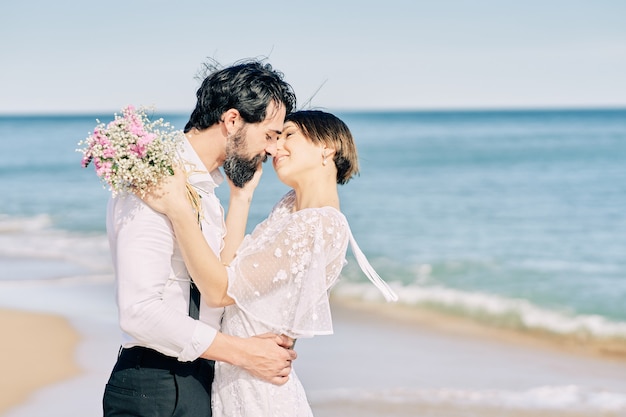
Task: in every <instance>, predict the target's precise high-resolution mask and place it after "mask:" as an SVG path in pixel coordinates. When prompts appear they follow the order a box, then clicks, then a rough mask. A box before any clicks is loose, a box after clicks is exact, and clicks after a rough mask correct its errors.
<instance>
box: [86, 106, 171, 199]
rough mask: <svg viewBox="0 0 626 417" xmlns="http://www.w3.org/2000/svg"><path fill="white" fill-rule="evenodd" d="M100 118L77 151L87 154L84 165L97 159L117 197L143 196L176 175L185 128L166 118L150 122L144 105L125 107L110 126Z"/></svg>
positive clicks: (100, 172) (102, 175) (98, 171)
mask: <svg viewBox="0 0 626 417" xmlns="http://www.w3.org/2000/svg"><path fill="white" fill-rule="evenodd" d="M96 121H97V122H98V125H97V126H96V127H95V128H94V130H93V133H92V134H90V135H89V136H88V137H87V138H86V139H85V140H82V141H80V142H79V143H78V145H79V146H81V145H83V146H84V147H83V148H82V149H77V151H78V152H82V153H83V159H82V162H81V164H82V166H83V167H84V168H87V167H88V166H89V164H90V163H92V162H93V165H94V167H95V169H96V174H97V175H98V177H100V179H101V180H102V181H103V183H105V184H106V185H108V187H109V190H111V192H112V194H113V195H114V196H115V195H116V194H117V193H120V192H123V191H128V192H133V193H135V194H137V195H139V196H140V197H143V196H144V195H145V193H146V192H147V191H148V190H149V189H150V187H151V186H153V185H155V184H156V183H157V182H158V181H159V180H160V179H161V178H163V177H164V176H166V175H173V174H174V166H175V165H177V164H178V163H179V158H178V152H177V151H178V147H179V145H180V144H181V143H182V138H183V132H182V131H177V130H174V128H173V127H172V126H171V125H170V124H169V123H168V122H164V121H163V119H157V120H154V121H150V120H149V119H148V116H147V115H146V113H145V109H144V108H139V109H135V107H134V106H127V107H125V108H124V109H122V115H121V116H120V115H118V114H117V113H116V114H115V119H114V120H113V121H111V122H110V123H109V124H107V125H105V124H104V123H100V121H99V120H96Z"/></svg>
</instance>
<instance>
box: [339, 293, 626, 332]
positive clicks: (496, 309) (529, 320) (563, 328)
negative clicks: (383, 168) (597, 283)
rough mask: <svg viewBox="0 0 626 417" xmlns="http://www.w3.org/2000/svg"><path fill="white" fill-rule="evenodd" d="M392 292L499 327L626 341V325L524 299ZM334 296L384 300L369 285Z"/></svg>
mask: <svg viewBox="0 0 626 417" xmlns="http://www.w3.org/2000/svg"><path fill="white" fill-rule="evenodd" d="M392 288H393V289H394V290H395V291H396V292H397V293H398V295H399V297H400V300H399V302H400V303H402V304H405V305H409V306H433V307H435V308H438V309H443V310H446V311H452V312H455V313H458V314H462V315H464V316H471V317H477V318H481V319H485V320H487V321H493V322H497V323H499V324H502V323H503V322H505V321H506V322H507V323H509V322H513V323H512V324H510V325H513V326H516V327H521V328H527V329H536V330H545V331H548V332H551V333H556V334H561V335H579V336H583V337H587V336H592V337H599V338H613V337H617V338H626V323H624V322H615V321H611V320H609V319H607V318H605V317H602V316H599V315H582V314H580V315H575V314H567V313H565V312H559V311H554V310H549V309H547V308H542V307H539V306H537V305H535V304H533V303H531V302H529V301H527V300H524V299H514V298H507V297H502V296H498V295H493V294H486V293H480V292H468V291H461V290H456V289H452V288H446V287H441V286H420V285H417V284H413V285H407V286H402V285H400V284H396V285H392ZM334 293H335V294H336V295H338V296H349V297H357V298H360V299H363V300H365V301H379V300H382V298H381V296H380V295H379V294H378V293H377V290H376V288H373V287H372V286H371V285H368V284H365V283H354V282H345V283H340V284H339V285H338V286H337V288H336V289H335V290H334Z"/></svg>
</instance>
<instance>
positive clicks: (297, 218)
mask: <svg viewBox="0 0 626 417" xmlns="http://www.w3.org/2000/svg"><path fill="white" fill-rule="evenodd" d="M294 203H295V194H294V192H293V191H291V192H289V193H287V194H286V195H285V197H283V199H282V200H281V201H280V202H279V203H278V204H277V205H276V206H275V207H274V209H273V210H272V212H271V214H270V216H269V217H268V218H267V219H266V220H265V221H264V222H262V223H261V224H259V225H258V226H257V227H256V228H255V229H254V231H253V232H252V234H251V235H248V236H246V238H245V239H244V241H243V243H242V245H241V247H240V248H239V250H238V252H237V256H236V258H235V259H234V261H233V262H232V264H231V265H230V267H229V271H228V275H229V284H228V294H229V295H230V297H232V298H233V299H234V300H235V302H236V304H235V305H231V306H228V307H226V309H225V312H224V318H223V321H222V331H223V332H224V333H227V334H231V335H235V336H240V337H249V336H253V335H257V334H261V333H266V332H274V333H279V334H286V335H288V336H290V337H292V338H302V337H312V336H314V335H323V334H331V333H332V332H333V329H332V321H331V313H330V305H329V300H328V292H329V290H330V288H331V287H332V286H333V284H334V283H335V282H336V280H337V278H338V276H339V273H340V272H341V269H342V267H343V265H344V264H345V262H346V260H345V255H346V250H347V246H348V242H349V241H350V240H351V233H350V229H349V226H348V223H347V221H346V218H345V217H344V216H343V214H341V212H339V211H338V210H336V209H334V208H332V207H324V208H314V209H304V210H300V211H297V212H293V207H294ZM212 408H213V416H214V417H238V416H249V417H270V416H271V417H277V416H289V417H306V416H312V415H313V414H312V412H311V408H310V406H309V404H308V401H307V398H306V394H305V392H304V389H303V387H302V384H301V383H300V380H299V379H298V377H297V376H296V374H295V372H294V371H293V370H292V372H291V375H290V378H289V381H288V382H287V383H286V384H285V385H282V386H276V385H273V384H271V383H268V382H264V381H262V380H260V379H257V378H255V377H253V376H252V375H250V374H249V373H247V372H246V371H244V370H242V369H241V368H238V367H235V366H231V365H228V364H225V363H222V362H218V363H216V369H215V381H214V382H213V392H212Z"/></svg>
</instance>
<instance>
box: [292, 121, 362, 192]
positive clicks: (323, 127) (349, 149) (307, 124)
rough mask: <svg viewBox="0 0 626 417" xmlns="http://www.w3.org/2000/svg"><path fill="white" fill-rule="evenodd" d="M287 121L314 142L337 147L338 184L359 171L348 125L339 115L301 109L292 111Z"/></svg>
mask: <svg viewBox="0 0 626 417" xmlns="http://www.w3.org/2000/svg"><path fill="white" fill-rule="evenodd" d="M285 122H292V123H294V124H295V125H296V126H298V128H299V129H300V131H301V132H302V133H303V134H304V136H306V137H307V138H308V139H309V140H310V141H312V142H313V143H323V144H325V145H326V146H328V147H329V148H332V149H335V156H334V158H333V160H334V162H335V166H336V167H337V184H345V183H347V182H348V181H349V180H350V178H352V177H353V176H355V175H356V174H358V173H359V157H358V154H357V151H356V145H355V144H354V138H353V137H352V133H351V132H350V129H348V126H347V125H346V124H345V123H344V122H343V121H342V120H341V119H339V118H338V117H337V116H335V115H333V114H330V113H326V112H323V111H321V110H300V111H296V112H293V113H290V114H288V115H287V117H286V118H285Z"/></svg>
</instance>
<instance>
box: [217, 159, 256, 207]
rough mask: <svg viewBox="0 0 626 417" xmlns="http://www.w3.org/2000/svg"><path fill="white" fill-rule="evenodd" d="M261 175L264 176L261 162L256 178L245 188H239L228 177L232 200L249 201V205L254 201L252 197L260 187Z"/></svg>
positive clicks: (245, 185) (246, 184)
mask: <svg viewBox="0 0 626 417" xmlns="http://www.w3.org/2000/svg"><path fill="white" fill-rule="evenodd" d="M261 175H263V163H262V162H259V165H258V167H257V170H256V172H255V173H254V176H253V177H252V178H251V179H250V181H248V182H247V183H245V184H244V186H243V187H241V188H240V187H237V186H236V185H235V184H233V182H232V181H231V180H230V178H228V177H226V179H227V180H228V186H229V187H230V199H231V200H233V199H237V200H243V201H247V202H248V203H249V202H251V201H252V196H253V195H254V190H256V187H257V186H258V185H259V181H261Z"/></svg>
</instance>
